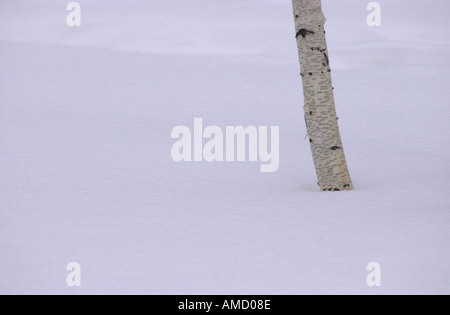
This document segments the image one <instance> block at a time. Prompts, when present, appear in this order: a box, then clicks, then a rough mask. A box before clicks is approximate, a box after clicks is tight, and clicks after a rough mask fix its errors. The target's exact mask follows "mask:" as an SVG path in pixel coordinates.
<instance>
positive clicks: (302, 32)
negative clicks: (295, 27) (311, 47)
mask: <svg viewBox="0 0 450 315" xmlns="http://www.w3.org/2000/svg"><path fill="white" fill-rule="evenodd" d="M310 34H314V32H313V31H308V30H307V29H304V28H302V29H300V30H299V31H298V32H297V34H296V35H295V38H298V36H299V35H302V37H303V38H305V37H306V35H310Z"/></svg>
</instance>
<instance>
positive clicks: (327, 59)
mask: <svg viewBox="0 0 450 315" xmlns="http://www.w3.org/2000/svg"><path fill="white" fill-rule="evenodd" d="M323 54H324V56H325V60H326V61H327V65H329V64H330V59H329V58H328V55H327V53H325V52H324V53H323Z"/></svg>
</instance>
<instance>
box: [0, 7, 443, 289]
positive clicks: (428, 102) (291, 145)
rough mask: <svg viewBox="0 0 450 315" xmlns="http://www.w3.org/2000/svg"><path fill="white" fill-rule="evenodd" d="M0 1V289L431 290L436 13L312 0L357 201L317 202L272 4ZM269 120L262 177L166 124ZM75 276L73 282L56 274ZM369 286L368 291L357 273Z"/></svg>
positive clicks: (288, 21) (291, 70) (291, 44)
mask: <svg viewBox="0 0 450 315" xmlns="http://www.w3.org/2000/svg"><path fill="white" fill-rule="evenodd" d="M68 2H69V1H59V0H40V1H37V0H33V1H31V0H21V1H12V0H0V191H1V193H0V293H6V294H16V293H19V294H26V293H40V294H54V293H58V294H101V293H109V294H121V293H137V294H306V293H312V294H318V293H322V294H336V293H346V294H357V293H358V294H418V293H425V294H435V293H437V294H449V293H450V266H449V261H450V251H449V248H450V196H449V195H450V193H449V191H448V189H449V184H450V180H449V178H450V141H449V140H450V124H449V119H450V107H449V105H448V100H449V99H450V90H449V86H450V75H449V71H450V60H449V58H448V56H449V54H450V22H449V21H448V14H446V12H448V10H449V9H450V3H449V2H448V1H446V0H435V1H433V2H432V5H431V4H430V1H425V0H421V1H418V0H389V1H387V0H380V1H379V2H380V4H381V5H382V26H381V27H376V28H370V27H368V26H367V24H366V17H367V14H368V12H367V11H366V6H367V4H368V3H369V2H370V1H368V0H367V1H362V0H361V1H360V0H339V1H331V0H324V1H323V2H324V10H325V13H326V16H327V18H328V22H327V26H326V28H327V37H328V42H329V50H330V55H331V56H330V59H331V63H332V66H333V70H334V71H333V81H334V86H335V88H336V89H335V92H336V101H337V108H338V112H339V116H340V125H341V132H342V136H343V140H344V145H345V149H346V155H347V159H348V163H349V167H350V170H351V174H352V177H353V180H354V184H355V186H356V188H357V190H356V191H353V192H341V193H322V192H318V188H317V186H316V184H315V183H316V178H315V173H314V168H313V163H312V158H311V153H310V149H309V144H308V142H307V141H304V136H305V134H306V129H305V126H304V120H303V114H302V102H303V97H302V91H301V81H300V76H299V64H298V59H297V51H296V44H295V39H294V34H295V32H294V25H293V20H292V12H291V11H292V8H291V3H290V1H288V0H286V1H281V0H280V1H275V0H227V1H223V0H214V1H207V0H185V1H182V0H152V1H144V0H131V1H129V0H127V1H117V0H116V1H110V0H95V1H87V0H81V1H79V2H80V4H81V7H82V26H81V27H80V28H69V27H68V26H67V25H66V16H67V13H68V12H67V11H66V10H65V9H66V5H67V3H68ZM194 117H203V120H204V123H205V124H211V125H219V126H222V127H225V126H226V125H244V126H248V125H255V126H260V125H264V126H265V125H267V126H272V125H275V126H280V133H281V138H280V142H281V148H280V149H281V152H280V169H279V171H278V172H277V173H272V174H263V173H260V172H259V164H255V163H212V164H209V163H206V162H205V163H175V162H173V161H172V159H171V156H170V152H171V146H172V144H173V143H174V140H172V139H171V137H170V134H171V130H172V129H173V128H174V127H175V126H177V125H188V126H191V128H192V124H193V119H194ZM72 261H75V262H78V263H80V264H81V266H82V287H81V288H69V287H68V286H67V285H66V276H67V274H68V272H67V271H66V265H67V264H68V263H69V262H72ZM373 261H375V262H379V263H380V264H381V266H382V287H381V288H369V287H368V286H367V285H366V277H367V275H368V271H366V266H367V264H368V263H370V262H373Z"/></svg>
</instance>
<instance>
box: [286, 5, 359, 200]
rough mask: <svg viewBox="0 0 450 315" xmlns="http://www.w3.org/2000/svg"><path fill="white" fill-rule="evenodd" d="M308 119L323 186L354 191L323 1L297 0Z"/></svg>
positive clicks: (335, 189)
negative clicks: (340, 121)
mask: <svg viewBox="0 0 450 315" xmlns="http://www.w3.org/2000/svg"><path fill="white" fill-rule="evenodd" d="M293 5H294V18H295V27H296V32H297V34H296V37H297V44H298V51H299V57H300V66H301V76H302V78H303V94H304V98H305V107H304V109H305V119H306V127H307V130H308V137H309V141H310V143H311V150H312V154H313V159H314V164H315V167H316V173H317V178H318V180H319V186H320V188H321V190H324V191H341V190H352V189H353V184H352V181H351V179H350V174H349V172H348V168H347V162H346V160H345V155H344V150H343V146H342V141H341V136H340V133H339V126H338V118H337V115H336V107H335V103H334V95H333V86H332V82H331V69H330V62H329V59H328V56H329V55H328V49H327V43H326V40H325V29H324V24H325V16H324V15H323V13H322V4H321V0H293Z"/></svg>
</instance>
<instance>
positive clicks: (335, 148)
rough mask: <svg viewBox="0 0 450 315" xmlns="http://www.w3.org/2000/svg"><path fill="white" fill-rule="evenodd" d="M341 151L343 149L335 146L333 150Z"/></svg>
mask: <svg viewBox="0 0 450 315" xmlns="http://www.w3.org/2000/svg"><path fill="white" fill-rule="evenodd" d="M340 149H342V148H341V147H338V146H335V147H332V148H331V150H333V151H336V150H340Z"/></svg>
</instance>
